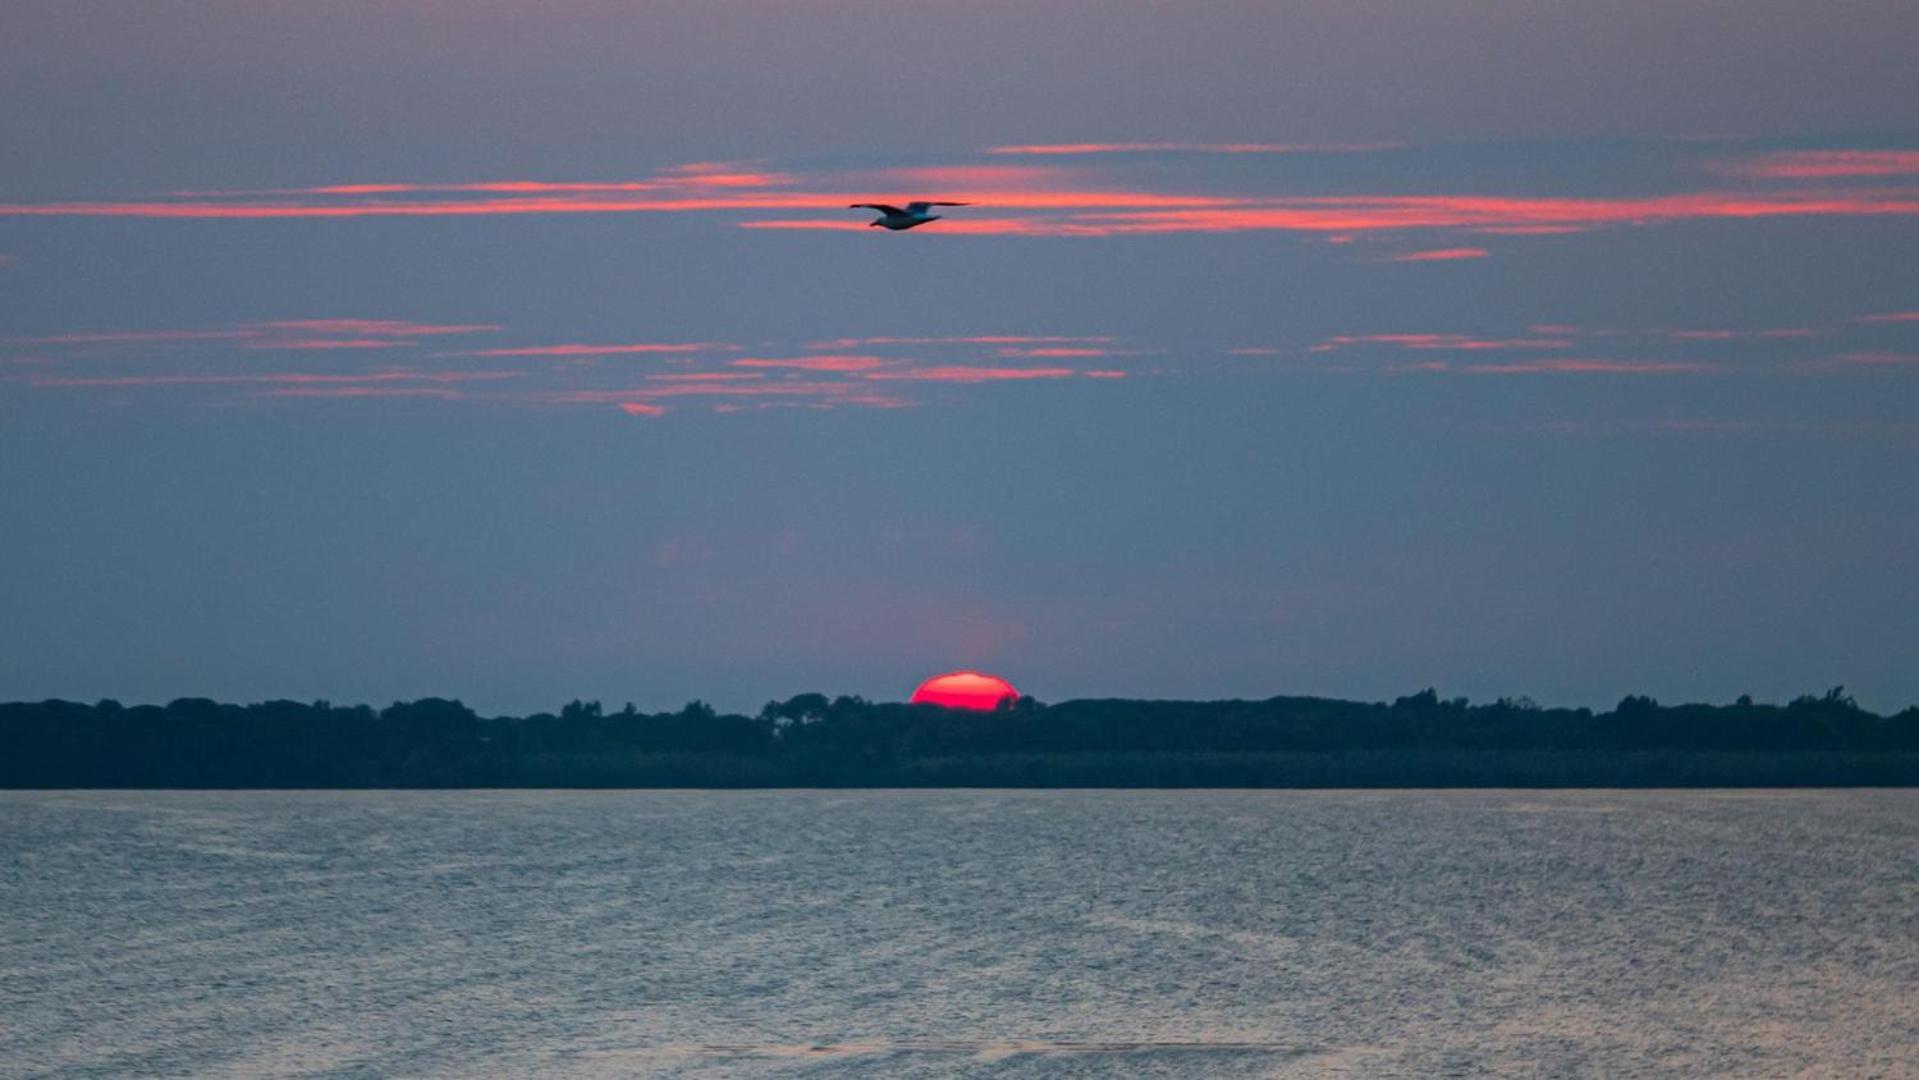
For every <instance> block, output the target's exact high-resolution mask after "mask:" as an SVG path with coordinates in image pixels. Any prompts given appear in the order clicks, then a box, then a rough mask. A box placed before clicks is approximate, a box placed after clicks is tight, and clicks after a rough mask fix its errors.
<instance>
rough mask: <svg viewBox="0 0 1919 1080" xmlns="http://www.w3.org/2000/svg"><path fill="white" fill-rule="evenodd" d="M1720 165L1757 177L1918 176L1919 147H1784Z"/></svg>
mask: <svg viewBox="0 0 1919 1080" xmlns="http://www.w3.org/2000/svg"><path fill="white" fill-rule="evenodd" d="M1719 169H1720V171H1721V172H1726V173H1730V174H1732V175H1735V176H1744V177H1750V178H1753V179H1758V180H1833V179H1848V178H1855V179H1856V178H1859V177H1870V176H1919V150H1782V151H1779V152H1777V153H1772V154H1765V155H1761V156H1760V157H1756V158H1751V159H1749V160H1746V161H1739V162H1731V163H1724V164H1721V165H1720V166H1719Z"/></svg>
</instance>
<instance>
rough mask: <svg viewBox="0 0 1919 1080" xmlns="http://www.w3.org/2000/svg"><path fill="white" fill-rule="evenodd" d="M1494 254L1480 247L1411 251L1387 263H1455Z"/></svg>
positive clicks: (1396, 256)
mask: <svg viewBox="0 0 1919 1080" xmlns="http://www.w3.org/2000/svg"><path fill="white" fill-rule="evenodd" d="M1491 254H1492V252H1490V251H1487V250H1486V249H1485V248H1480V247H1455V248H1435V249H1433V250H1431V251H1409V252H1407V253H1406V254H1404V255H1394V256H1393V257H1392V258H1390V259H1387V260H1386V261H1387V262H1396V263H1419V262H1455V261H1457V260H1460V259H1484V258H1486V257H1487V256H1489V255H1491Z"/></svg>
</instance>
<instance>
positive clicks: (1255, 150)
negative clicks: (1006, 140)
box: [986, 142, 1405, 155]
mask: <svg viewBox="0 0 1919 1080" xmlns="http://www.w3.org/2000/svg"><path fill="white" fill-rule="evenodd" d="M1404 146H1405V144H1404V143H1394V142H1378V143H1318V144H1315V143H1260V142H1240V143H1199V142H1106V143H1101V142H1084V143H1028V144H1025V145H1017V146H995V147H992V148H990V149H988V150H987V151H986V152H987V153H989V154H1040V155H1080V154H1144V153H1200V154H1336V153H1337V154H1350V153H1361V152H1365V151H1372V150H1397V149H1400V148H1402V147H1404Z"/></svg>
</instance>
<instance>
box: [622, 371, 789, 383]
mask: <svg viewBox="0 0 1919 1080" xmlns="http://www.w3.org/2000/svg"><path fill="white" fill-rule="evenodd" d="M764 378H766V372H764V371H680V372H670V373H668V374H664V375H648V376H647V377H646V381H647V382H729V381H733V382H746V381H748V380H751V379H764Z"/></svg>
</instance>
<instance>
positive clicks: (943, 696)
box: [911, 671, 1019, 711]
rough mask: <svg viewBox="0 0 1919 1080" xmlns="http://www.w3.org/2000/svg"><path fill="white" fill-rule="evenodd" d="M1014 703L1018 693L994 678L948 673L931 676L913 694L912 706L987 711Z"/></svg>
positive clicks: (981, 674) (972, 674)
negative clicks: (937, 706)
mask: <svg viewBox="0 0 1919 1080" xmlns="http://www.w3.org/2000/svg"><path fill="white" fill-rule="evenodd" d="M1009 699H1011V700H1018V699H1019V691H1018V690H1015V689H1013V684H1012V683H1009V682H1007V681H1006V680H1005V679H1002V678H1000V677H998V676H997V675H987V674H984V673H983V672H978V671H951V672H948V673H946V674H944V675H935V676H933V677H932V678H930V679H928V680H926V681H925V682H923V683H921V684H920V686H919V689H917V690H915V691H913V697H912V698H911V701H912V703H913V704H915V705H944V706H946V707H947V708H949V709H978V710H981V711H990V710H992V709H995V708H997V707H998V706H999V703H1000V702H1002V701H1006V700H1009Z"/></svg>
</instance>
